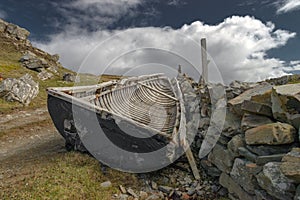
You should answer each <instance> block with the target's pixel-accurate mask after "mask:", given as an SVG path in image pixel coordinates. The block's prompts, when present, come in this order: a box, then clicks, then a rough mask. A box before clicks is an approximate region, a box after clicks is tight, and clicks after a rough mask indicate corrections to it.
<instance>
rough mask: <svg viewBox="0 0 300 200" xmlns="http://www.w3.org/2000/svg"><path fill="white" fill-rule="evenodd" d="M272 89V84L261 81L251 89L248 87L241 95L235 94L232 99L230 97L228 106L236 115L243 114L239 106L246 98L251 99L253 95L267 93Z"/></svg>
mask: <svg viewBox="0 0 300 200" xmlns="http://www.w3.org/2000/svg"><path fill="white" fill-rule="evenodd" d="M271 89H272V86H271V85H270V84H268V83H263V84H261V85H257V86H255V87H254V88H252V89H249V90H247V91H245V92H244V93H242V94H241V95H239V96H237V97H236V98H234V99H231V100H230V101H229V102H228V104H229V106H230V107H231V108H232V109H233V110H234V111H235V113H236V114H238V115H241V116H242V115H243V114H244V112H243V110H242V108H241V106H242V104H243V102H244V101H246V100H251V98H252V97H253V96H260V95H264V94H266V93H268V92H269V91H270V90H271Z"/></svg>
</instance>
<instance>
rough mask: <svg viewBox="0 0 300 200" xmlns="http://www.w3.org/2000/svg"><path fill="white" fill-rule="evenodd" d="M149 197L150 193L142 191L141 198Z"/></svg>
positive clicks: (143, 199)
mask: <svg viewBox="0 0 300 200" xmlns="http://www.w3.org/2000/svg"><path fill="white" fill-rule="evenodd" d="M147 197H148V193H147V192H144V191H140V194H139V199H141V200H145V199H147Z"/></svg>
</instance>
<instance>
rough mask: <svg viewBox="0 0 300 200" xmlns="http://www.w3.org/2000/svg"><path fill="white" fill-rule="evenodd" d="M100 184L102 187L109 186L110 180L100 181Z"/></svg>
mask: <svg viewBox="0 0 300 200" xmlns="http://www.w3.org/2000/svg"><path fill="white" fill-rule="evenodd" d="M100 186H101V187H103V188H108V187H111V182H110V181H105V182H103V183H101V184H100Z"/></svg>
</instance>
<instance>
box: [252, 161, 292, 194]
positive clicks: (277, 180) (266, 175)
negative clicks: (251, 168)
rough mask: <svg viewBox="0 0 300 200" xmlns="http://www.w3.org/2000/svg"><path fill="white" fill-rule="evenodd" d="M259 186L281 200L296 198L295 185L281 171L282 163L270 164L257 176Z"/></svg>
mask: <svg viewBox="0 0 300 200" xmlns="http://www.w3.org/2000/svg"><path fill="white" fill-rule="evenodd" d="M256 178H257V181H258V184H259V186H260V187H262V188H263V189H264V190H266V191H267V192H268V194H269V195H271V196H273V197H276V198H278V199H280V200H289V199H292V198H293V197H294V192H295V185H294V184H293V183H292V181H291V180H290V179H288V178H287V177H285V176H284V175H283V174H282V172H281V170H280V163H276V162H269V163H267V164H266V165H265V166H264V167H263V171H262V172H261V173H259V174H258V175H256Z"/></svg>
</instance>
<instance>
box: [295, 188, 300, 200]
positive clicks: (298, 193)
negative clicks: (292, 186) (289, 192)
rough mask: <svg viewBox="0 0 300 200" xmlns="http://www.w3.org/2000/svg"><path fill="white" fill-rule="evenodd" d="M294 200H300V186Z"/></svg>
mask: <svg viewBox="0 0 300 200" xmlns="http://www.w3.org/2000/svg"><path fill="white" fill-rule="evenodd" d="M294 200H300V185H298V186H297V188H296V194H295V196H294Z"/></svg>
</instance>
